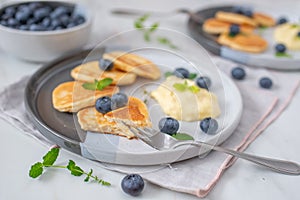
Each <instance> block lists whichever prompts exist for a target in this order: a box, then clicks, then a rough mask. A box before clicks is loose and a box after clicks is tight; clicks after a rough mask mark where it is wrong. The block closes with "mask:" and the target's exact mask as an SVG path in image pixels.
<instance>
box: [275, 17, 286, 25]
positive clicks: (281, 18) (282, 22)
mask: <svg viewBox="0 0 300 200" xmlns="http://www.w3.org/2000/svg"><path fill="white" fill-rule="evenodd" d="M287 22H288V20H287V19H286V18H285V17H280V18H279V19H278V20H277V24H284V23H287Z"/></svg>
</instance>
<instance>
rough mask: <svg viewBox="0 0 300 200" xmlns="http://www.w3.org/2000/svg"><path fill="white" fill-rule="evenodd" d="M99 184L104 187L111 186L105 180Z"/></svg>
mask: <svg viewBox="0 0 300 200" xmlns="http://www.w3.org/2000/svg"><path fill="white" fill-rule="evenodd" d="M99 183H101V184H102V185H104V186H111V184H110V183H109V182H107V181H104V180H100V181H99Z"/></svg>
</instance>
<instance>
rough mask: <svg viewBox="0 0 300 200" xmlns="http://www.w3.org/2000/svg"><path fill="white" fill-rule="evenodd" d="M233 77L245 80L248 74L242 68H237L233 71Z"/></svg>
mask: <svg viewBox="0 0 300 200" xmlns="http://www.w3.org/2000/svg"><path fill="white" fill-rule="evenodd" d="M231 76H232V77H233V78H234V79H237V80H243V79H244V78H245V76H246V72H245V70H244V69H243V68H241V67H235V68H233V69H232V70H231Z"/></svg>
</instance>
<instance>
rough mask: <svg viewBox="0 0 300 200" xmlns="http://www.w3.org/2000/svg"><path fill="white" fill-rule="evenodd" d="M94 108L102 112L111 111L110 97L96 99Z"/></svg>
mask: <svg viewBox="0 0 300 200" xmlns="http://www.w3.org/2000/svg"><path fill="white" fill-rule="evenodd" d="M95 107H96V110H97V111H98V112H100V113H102V114H105V113H108V112H110V111H111V99H110V97H107V96H105V97H101V98H99V99H97V100H96V104H95Z"/></svg>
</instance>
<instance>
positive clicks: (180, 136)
mask: <svg viewBox="0 0 300 200" xmlns="http://www.w3.org/2000/svg"><path fill="white" fill-rule="evenodd" d="M172 137H173V138H176V139H177V140H194V138H193V137H192V136H190V135H189V134H186V133H176V134H173V135H172Z"/></svg>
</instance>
